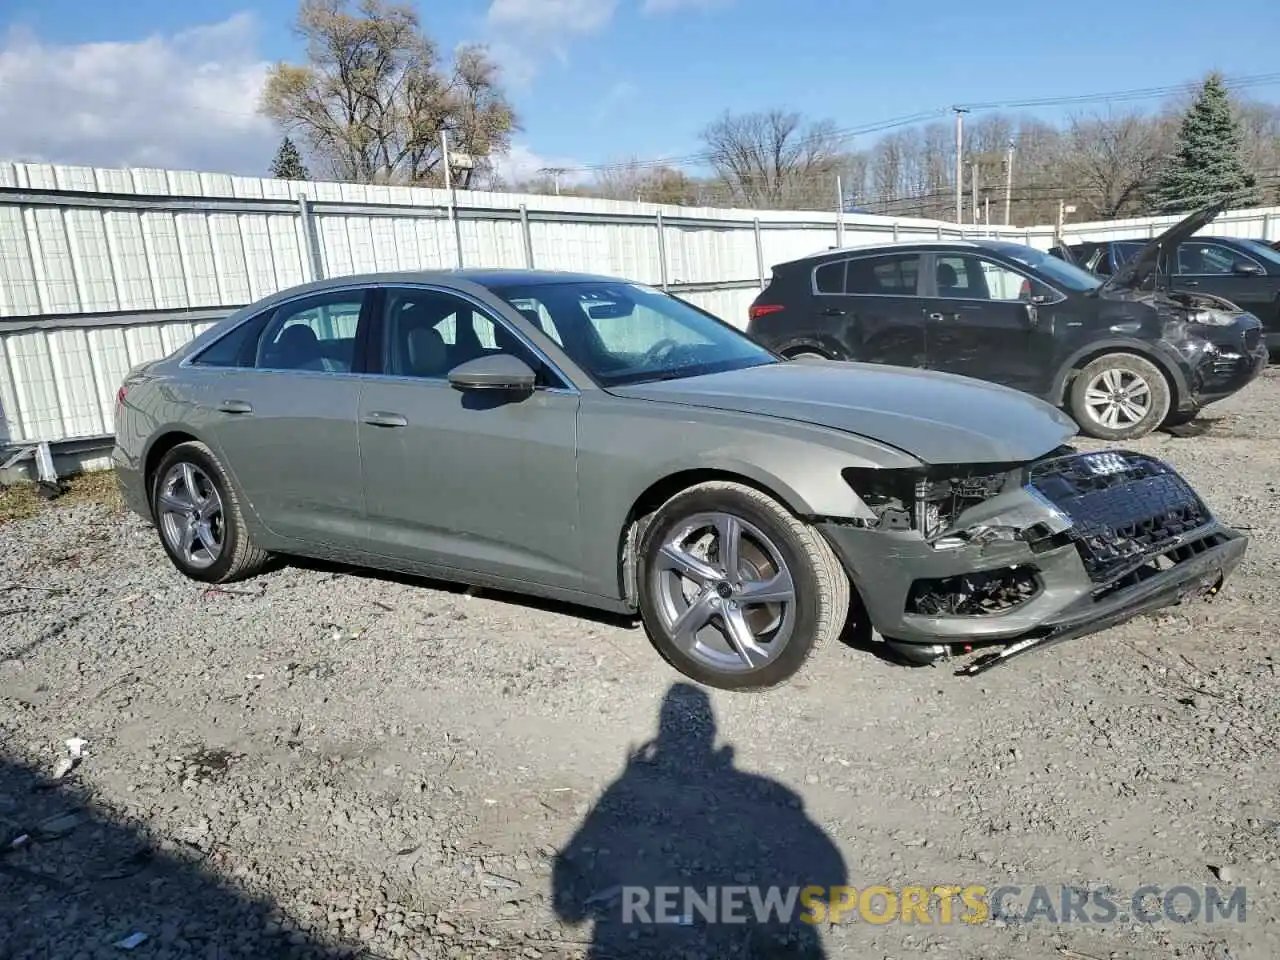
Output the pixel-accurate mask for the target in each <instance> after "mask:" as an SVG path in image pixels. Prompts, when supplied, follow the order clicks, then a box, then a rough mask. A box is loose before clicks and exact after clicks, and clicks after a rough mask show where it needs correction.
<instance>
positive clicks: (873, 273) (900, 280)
mask: <svg viewBox="0 0 1280 960" xmlns="http://www.w3.org/2000/svg"><path fill="white" fill-rule="evenodd" d="M919 275H920V254H918V253H897V254H886V255H885V256H882V257H864V258H861V259H858V260H850V261H849V270H848V273H847V275H846V276H845V282H844V289H845V293H878V294H882V295H885V294H887V295H890V296H893V295H896V296H903V297H909V296H914V295H915V292H916V280H917V278H918V277H919Z"/></svg>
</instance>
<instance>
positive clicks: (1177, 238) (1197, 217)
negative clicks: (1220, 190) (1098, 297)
mask: <svg viewBox="0 0 1280 960" xmlns="http://www.w3.org/2000/svg"><path fill="white" fill-rule="evenodd" d="M1226 208H1227V200H1226V199H1221V200H1215V201H1214V202H1213V203H1206V204H1205V205H1204V206H1203V207H1201V208H1200V209H1198V210H1196V211H1195V212H1194V213H1191V214H1190V215H1188V216H1187V217H1185V218H1184V219H1182V220H1179V221H1178V222H1177V223H1175V224H1174V225H1173V226H1172V227H1170V228H1169V229H1168V230H1166V231H1165V232H1164V233H1162V234H1160V235H1159V236H1158V237H1155V238H1154V239H1152V240H1151V241H1150V242H1149V243H1148V244H1147V245H1146V246H1145V247H1143V248H1142V249H1141V250H1139V251H1138V252H1137V253H1135V254H1134V255H1133V256H1132V257H1130V258H1129V259H1128V260H1126V261H1125V262H1124V264H1123V265H1122V266H1121V267H1120V269H1119V270H1117V271H1116V272H1115V273H1113V274H1112V275H1111V276H1110V277H1108V278H1107V281H1106V282H1105V283H1104V284H1103V285H1102V286H1101V287H1100V288H1099V292H1112V291H1118V290H1137V289H1139V288H1140V287H1141V286H1142V285H1143V284H1144V283H1146V282H1147V280H1148V279H1149V278H1150V277H1151V275H1152V273H1154V272H1156V271H1157V270H1159V269H1160V261H1161V260H1162V259H1163V258H1164V257H1165V256H1166V255H1167V254H1168V253H1169V251H1171V250H1174V249H1176V248H1177V246H1178V244H1180V243H1181V242H1182V241H1183V240H1186V239H1188V238H1190V237H1192V236H1194V235H1195V233H1196V231H1198V230H1200V229H1202V228H1203V227H1205V226H1206V225H1207V224H1209V223H1211V222H1212V221H1213V219H1214V218H1215V217H1217V216H1218V214H1220V213H1222V211H1223V210H1225V209H1226ZM1164 272H1165V273H1166V274H1167V273H1168V271H1167V270H1166V271H1164Z"/></svg>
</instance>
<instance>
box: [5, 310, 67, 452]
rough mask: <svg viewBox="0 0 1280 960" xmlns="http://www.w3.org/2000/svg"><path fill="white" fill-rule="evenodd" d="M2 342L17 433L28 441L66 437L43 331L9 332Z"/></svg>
mask: <svg viewBox="0 0 1280 960" xmlns="http://www.w3.org/2000/svg"><path fill="white" fill-rule="evenodd" d="M4 345H5V350H6V351H7V353H8V357H9V369H10V370H11V371H12V374H13V393H14V401H15V402H14V407H15V408H16V409H17V417H18V432H19V433H20V434H21V435H22V436H23V437H24V438H25V439H28V440H31V439H36V440H43V439H46V438H56V439H61V438H63V437H65V436H67V433H66V432H65V431H64V430H63V426H62V410H61V408H60V406H59V403H58V390H57V386H56V385H55V382H54V376H53V367H52V365H51V364H50V362H49V349H48V345H47V344H46V342H45V335H44V333H43V332H42V331H38V330H37V331H32V332H30V333H16V334H10V335H8V336H6V337H5V338H4Z"/></svg>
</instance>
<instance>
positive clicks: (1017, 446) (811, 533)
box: [114, 270, 1246, 689]
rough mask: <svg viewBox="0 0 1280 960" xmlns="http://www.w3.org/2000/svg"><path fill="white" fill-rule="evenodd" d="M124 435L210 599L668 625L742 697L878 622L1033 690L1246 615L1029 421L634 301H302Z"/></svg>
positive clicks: (159, 380)
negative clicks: (1123, 642) (1068, 641)
mask: <svg viewBox="0 0 1280 960" xmlns="http://www.w3.org/2000/svg"><path fill="white" fill-rule="evenodd" d="M115 422H116V444H115V451H114V461H115V464H116V467H117V472H118V476H119V477H120V480H121V484H122V486H123V490H124V493H125V496H126V499H127V502H128V503H129V505H130V506H131V507H132V509H134V510H135V511H137V512H138V513H139V514H141V515H143V516H144V517H147V518H149V519H150V520H152V521H153V522H154V523H155V526H156V529H157V533H158V536H159V540H160V542H161V544H162V545H163V546H164V549H165V551H166V552H167V554H168V556H169V557H170V559H171V560H172V562H173V563H174V565H175V566H176V567H177V568H178V569H179V570H180V571H181V572H182V573H183V574H185V575H186V576H188V577H190V578H191V579H193V580H197V581H202V582H212V583H219V582H225V581H229V580H235V579H239V578H243V577H248V576H251V575H253V574H255V573H256V572H258V571H260V570H262V569H263V567H264V564H266V563H267V562H268V559H269V558H270V557H271V555H273V554H275V555H283V556H289V555H298V556H309V557H319V558H322V559H326V560H331V561H338V562H342V563H346V564H352V565H356V566H362V567H368V568H374V569H383V570H393V571H400V572H404V573H410V574H418V575H421V576H426V577H433V578H436V579H440V580H446V581H455V582H459V583H470V584H478V585H481V586H488V587H496V588H500V589H505V590H508V591H512V592H515V593H519V594H526V595H532V596H541V597H549V598H553V599H557V600H560V601H570V602H572V603H575V604H579V605H583V606H587V607H595V608H599V609H603V610H610V611H614V612H617V613H622V614H631V615H637V614H638V615H639V617H640V619H641V621H642V622H643V624H644V626H645V628H646V631H647V633H648V636H649V637H650V639H651V641H652V643H653V645H654V646H655V647H656V648H657V650H658V651H659V653H661V655H662V656H664V657H665V658H666V659H667V660H668V661H669V662H670V663H671V664H673V665H674V666H675V667H676V668H677V669H678V670H680V671H682V672H683V673H685V674H687V675H688V676H690V677H692V678H693V679H695V680H699V681H701V682H703V683H706V684H709V685H713V686H717V687H723V688H729V689H762V688H765V687H769V686H773V685H775V684H778V683H782V682H783V681H785V680H787V679H789V678H790V677H792V676H794V675H795V674H796V673H797V672H798V671H799V670H800V669H801V667H802V666H803V665H804V664H805V663H806V662H807V661H808V660H809V658H810V657H811V655H812V654H814V653H815V651H817V650H818V649H819V648H820V647H821V646H822V645H823V644H824V643H825V642H827V641H830V640H832V639H834V638H836V637H838V636H840V635H841V634H842V632H843V631H844V628H845V625H846V624H847V623H849V622H851V621H855V622H860V623H864V624H865V623H867V622H868V621H869V623H870V625H871V626H873V627H874V628H875V629H876V630H878V631H879V634H880V635H881V636H882V637H883V638H884V640H885V641H886V642H887V643H889V644H891V645H892V647H893V648H894V649H895V650H897V651H899V652H900V653H901V654H902V655H903V656H906V657H909V658H911V659H913V660H922V661H930V660H933V659H935V658H938V657H944V656H947V655H949V654H951V653H955V652H963V651H964V650H966V649H967V648H975V649H976V648H977V647H979V646H990V645H994V646H995V647H997V648H998V650H996V651H991V650H988V651H985V652H986V653H992V652H994V653H996V654H997V656H999V655H1003V656H1004V657H1006V658H1007V657H1008V656H1009V655H1011V654H1013V653H1017V652H1019V651H1022V650H1027V649H1031V648H1033V647H1035V646H1036V645H1039V644H1043V643H1047V642H1050V641H1053V640H1057V639H1064V638H1068V637H1073V636H1080V635H1083V634H1087V633H1093V632H1096V631H1098V630H1101V629H1104V628H1106V627H1109V626H1111V625H1113V624H1115V623H1119V622H1120V621H1122V620H1125V619H1127V618H1129V617H1132V616H1134V615H1135V614H1138V613H1142V612H1144V611H1148V610H1153V609H1156V608H1159V607H1162V606H1165V605H1168V604H1170V603H1174V602H1176V601H1178V600H1180V599H1181V598H1183V597H1184V596H1187V595H1194V594H1198V593H1201V592H1203V591H1213V590H1216V589H1217V587H1218V586H1219V585H1220V584H1221V583H1222V582H1223V579H1224V577H1226V576H1227V575H1228V574H1229V573H1230V571H1231V570H1232V568H1233V567H1234V566H1235V565H1236V563H1237V561H1238V560H1239V558H1240V556H1241V554H1242V553H1243V552H1244V550H1245V543H1246V541H1245V538H1244V537H1243V536H1242V535H1241V534H1240V533H1238V532H1236V531H1234V530H1231V529H1229V528H1228V527H1226V526H1224V525H1223V524H1221V523H1220V522H1219V521H1218V520H1216V519H1215V518H1214V516H1213V513H1212V512H1211V510H1210V508H1209V507H1208V506H1207V505H1206V504H1205V503H1204V502H1203V501H1202V500H1201V499H1200V498H1199V497H1198V496H1197V495H1196V493H1195V491H1194V490H1192V488H1191V487H1190V486H1188V485H1187V483H1186V482H1185V481H1184V480H1183V479H1182V478H1181V477H1180V476H1179V475H1178V474H1177V473H1176V472H1174V471H1173V470H1172V469H1171V468H1169V467H1168V466H1167V465H1165V464H1164V463H1161V462H1160V461H1158V460H1154V459H1152V458H1150V457H1145V456H1142V455H1139V454H1135V453H1126V452H1123V451H1113V452H1107V453H1100V454H1082V453H1077V452H1074V451H1072V450H1070V449H1068V448H1066V447H1064V446H1063V444H1064V443H1065V442H1066V441H1067V440H1068V438H1070V437H1071V436H1072V435H1073V434H1074V432H1075V425H1074V424H1073V423H1072V422H1071V420H1070V418H1069V417H1067V416H1066V415H1065V414H1063V413H1062V412H1061V411H1058V410H1056V409H1055V408H1053V407H1052V406H1050V405H1048V404H1045V403H1043V402H1042V401H1039V400H1036V399H1035V398H1033V397H1029V396H1027V395H1026V394H1025V393H1021V392H1018V391H1015V390H1010V389H1007V388H1004V387H1000V386H997V385H994V384H988V383H982V382H980V381H978V380H973V379H969V378H964V377H956V376H950V375H946V374H940V373H930V372H927V371H918V370H898V369H891V368H888V367H884V366H876V365H870V364H850V363H836V362H829V361H818V362H814V363H795V362H787V361H785V360H783V359H782V358H781V357H779V356H777V355H776V354H773V353H771V352H769V351H767V350H766V349H764V348H763V347H761V346H760V345H759V344H757V343H755V342H754V341H753V340H751V339H750V338H748V337H747V336H746V335H744V334H743V333H742V332H741V331H740V330H738V329H736V328H735V327H732V326H730V325H729V324H727V323H725V322H723V321H721V320H719V319H717V318H715V317H713V316H712V315H710V314H708V313H706V312H704V311H702V310H700V309H698V308H696V307H693V306H691V305H690V304H688V303H685V302H683V301H681V300H678V299H676V298H674V297H671V296H668V295H667V294H664V293H662V292H661V291H658V290H653V289H651V288H648V287H644V286H641V285H638V284H633V283H628V282H625V281H621V280H615V279H612V278H608V277H593V276H585V275H574V274H562V273H553V272H541V271H519V270H512V271H506V270H466V271H457V272H440V273H401V274H378V275H372V276H355V277H340V278H334V279H331V280H327V281H320V282H317V283H314V284H309V285H307V286H304V287H300V288H294V289H292V290H286V291H283V292H281V293H279V294H276V295H273V296H272V297H270V298H268V299H266V300H264V301H261V302H259V303H256V304H254V305H252V306H250V307H246V308H244V309H243V310H241V311H239V312H238V313H236V314H234V315H233V316H231V317H229V318H227V319H226V320H223V321H221V322H220V323H219V324H217V325H215V326H214V327H213V328H211V329H210V330H208V331H206V332H205V333H203V334H201V335H200V336H199V337H198V338H196V339H195V340H194V341H192V342H191V343H190V344H188V345H186V346H184V347H183V348H182V349H180V350H179V351H178V352H177V353H175V354H174V355H172V356H170V357H168V358H166V359H164V360H160V361H157V362H154V363H150V364H147V365H145V366H143V367H141V368H139V369H137V370H135V371H133V372H132V373H131V375H130V376H129V377H128V378H127V380H126V382H125V384H124V385H123V388H122V389H121V391H120V396H119V402H118V408H117V415H116V421H115ZM864 617H865V619H863V618H864ZM579 642H580V644H581V645H582V649H583V652H584V654H585V655H587V656H588V657H589V656H591V653H592V651H591V644H592V642H593V641H592V640H591V638H590V636H589V635H587V634H584V635H583V636H582V638H581V639H580V641H579ZM493 646H494V653H493V655H494V656H495V657H502V656H503V652H502V650H501V644H500V643H499V642H495V643H494V645H493ZM980 655H982V654H981V653H980ZM991 662H999V661H998V660H996V661H991Z"/></svg>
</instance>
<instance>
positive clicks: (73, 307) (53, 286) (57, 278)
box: [26, 208, 80, 313]
mask: <svg viewBox="0 0 1280 960" xmlns="http://www.w3.org/2000/svg"><path fill="white" fill-rule="evenodd" d="M26 224H27V236H28V237H29V238H30V240H31V252H32V259H33V266H34V267H35V274H36V289H37V290H39V291H40V306H41V312H42V313H78V312H79V310H80V297H79V294H78V293H77V291H76V275H75V268H74V266H73V264H72V262H71V248H70V246H69V245H68V243H67V234H66V231H65V230H64V229H63V220H62V211H61V210H58V209H56V208H55V209H48V208H42V209H38V210H32V209H28V210H27V211H26Z"/></svg>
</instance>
